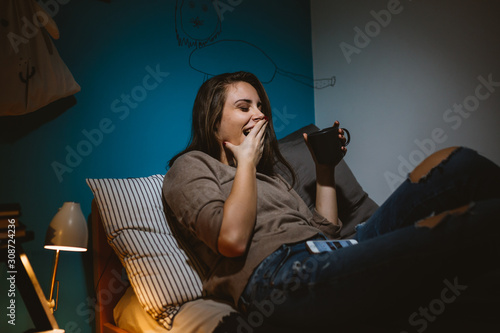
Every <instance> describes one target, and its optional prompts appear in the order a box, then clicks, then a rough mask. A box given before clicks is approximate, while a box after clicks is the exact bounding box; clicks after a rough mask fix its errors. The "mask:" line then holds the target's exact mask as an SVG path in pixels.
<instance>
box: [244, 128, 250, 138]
mask: <svg viewBox="0 0 500 333" xmlns="http://www.w3.org/2000/svg"><path fill="white" fill-rule="evenodd" d="M251 130H252V129H251V128H249V129H246V130H244V131H243V135H244V136H247V135H248V133H250V131H251Z"/></svg>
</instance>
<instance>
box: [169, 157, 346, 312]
mask: <svg viewBox="0 0 500 333" xmlns="http://www.w3.org/2000/svg"><path fill="white" fill-rule="evenodd" d="M235 173H236V168H235V167H232V166H228V165H225V164H223V163H221V162H219V161H218V160H216V159H214V158H212V157H210V156H209V155H207V154H205V153H202V152H199V151H192V152H189V153H186V154H184V155H182V156H181V157H179V158H178V159H177V160H176V161H175V163H174V165H173V166H172V167H171V168H170V169H169V170H168V172H167V174H166V176H165V180H164V183H163V195H164V199H165V203H166V212H167V218H168V219H169V221H170V223H171V224H174V225H175V227H176V229H177V231H178V232H179V233H180V234H181V236H182V238H184V241H185V243H186V244H187V246H188V248H189V249H190V250H191V251H192V252H193V254H194V255H195V256H196V257H197V258H198V259H199V260H200V261H201V262H202V263H203V264H204V265H205V269H206V276H204V277H202V278H203V288H204V290H205V292H206V293H207V295H211V296H215V297H218V298H222V299H232V300H233V301H234V304H235V306H237V305H238V299H239V297H240V295H241V293H242V292H243V290H244V288H245V286H246V284H247V282H248V280H249V278H250V276H251V274H252V273H253V271H254V269H255V268H256V267H257V266H258V265H259V263H260V262H261V261H262V260H263V259H264V258H266V257H267V256H268V255H270V254H271V253H273V252H274V251H275V250H277V249H278V248H279V247H280V246H281V245H282V244H290V243H297V242H300V241H304V240H306V239H310V238H312V237H314V236H316V235H318V233H319V232H323V234H325V235H326V236H327V237H329V238H337V237H338V234H339V232H340V227H339V226H335V225H333V224H332V223H331V222H330V221H328V220H326V219H325V218H324V217H322V216H321V215H319V214H318V213H317V212H316V211H313V212H311V211H310V210H309V208H308V207H307V205H306V204H305V203H304V202H303V200H302V199H301V198H300V197H299V196H298V195H297V193H296V192H295V191H294V190H293V189H290V186H289V185H288V184H287V183H286V182H285V181H284V180H283V179H282V178H281V177H279V176H276V177H269V176H266V175H264V174H261V173H257V175H256V177H257V217H256V221H255V228H254V233H253V237H252V239H251V241H250V245H249V247H248V250H247V252H246V254H245V255H243V256H241V257H238V258H228V257H224V256H222V255H220V254H219V253H218V250H217V239H218V235H219V230H220V226H221V223H222V215H223V206H224V202H225V200H226V198H227V197H228V196H229V193H230V192H231V187H232V186H233V181H234V176H235Z"/></svg>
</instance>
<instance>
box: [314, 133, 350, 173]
mask: <svg viewBox="0 0 500 333" xmlns="http://www.w3.org/2000/svg"><path fill="white" fill-rule="evenodd" d="M342 129H343V130H344V136H345V137H346V142H345V145H346V146H347V145H348V144H349V142H350V141H351V135H350V134H349V131H348V130H347V129H345V128H342ZM307 141H308V142H309V145H310V146H311V149H312V151H313V153H314V156H316V161H317V162H318V163H319V164H331V165H337V164H338V163H339V162H340V161H341V160H342V159H343V158H344V155H345V153H344V152H343V151H342V149H341V148H342V141H341V140H340V139H339V127H338V126H333V127H328V128H325V129H322V130H320V131H316V132H313V133H311V134H309V135H307Z"/></svg>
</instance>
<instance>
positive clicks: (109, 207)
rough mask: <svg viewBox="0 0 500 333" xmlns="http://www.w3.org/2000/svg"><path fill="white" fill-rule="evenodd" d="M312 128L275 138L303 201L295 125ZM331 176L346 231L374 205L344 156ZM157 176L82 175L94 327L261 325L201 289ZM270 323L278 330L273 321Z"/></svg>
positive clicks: (198, 270)
mask: <svg viewBox="0 0 500 333" xmlns="http://www.w3.org/2000/svg"><path fill="white" fill-rule="evenodd" d="M317 129H318V128H317V127H316V126H314V125H308V126H305V127H303V128H301V129H299V130H297V131H295V132H293V133H291V134H289V135H288V136H286V137H285V138H283V139H281V140H279V144H280V149H281V151H282V153H283V155H284V156H285V158H287V160H288V161H289V162H290V163H291V165H292V166H293V167H294V169H295V171H296V173H297V181H296V184H295V187H294V188H295V190H296V191H297V193H298V194H299V195H300V196H301V197H302V198H303V199H304V201H305V202H306V203H307V204H308V205H309V206H310V207H312V206H313V205H314V201H315V197H314V195H315V172H314V170H315V169H314V163H313V162H312V159H311V158H310V156H309V152H308V150H307V147H306V145H305V143H304V142H303V138H302V133H304V132H306V133H311V132H313V131H315V130H317ZM280 173H281V174H282V175H283V177H285V178H286V179H288V180H289V179H290V178H289V176H288V175H287V174H286V173H283V172H281V171H280ZM336 177H337V188H338V200H339V206H340V207H341V208H340V211H339V216H340V218H341V220H342V221H343V224H344V228H343V231H342V237H344V238H348V237H350V236H351V235H352V234H353V233H354V226H355V225H357V224H358V223H360V222H363V221H365V220H366V219H367V218H368V217H369V216H370V215H371V214H372V213H373V212H374V211H375V210H376V209H377V208H378V206H377V204H376V203H375V202H374V201H373V200H372V199H371V198H370V197H369V196H368V194H367V193H366V192H365V191H364V190H363V189H362V187H361V186H360V185H359V183H358V182H357V181H356V178H355V177H354V175H353V174H352V172H351V170H350V169H349V167H348V166H347V164H346V163H345V162H344V161H341V163H340V164H339V165H338V167H337V172H336ZM162 182H163V175H151V176H148V177H138V178H127V179H116V178H104V179H87V184H88V185H89V187H90V188H91V190H92V192H93V194H94V200H93V201H92V213H91V228H92V230H91V233H92V247H93V271H94V273H93V276H94V290H95V293H96V298H97V304H96V318H95V330H96V331H97V332H122V333H125V332H130V333H131V332H170V333H177V332H182V333H190V332H193V333H194V332H235V331H236V330H237V329H240V330H242V331H245V327H244V326H245V325H247V327H246V330H247V331H249V330H252V331H257V330H260V331H265V330H266V327H265V324H263V325H260V324H259V325H254V324H253V323H252V325H250V324H249V323H248V322H246V321H245V320H244V319H243V318H242V317H241V316H240V315H239V313H238V312H237V311H236V309H234V308H233V307H232V306H231V305H230V304H228V303H224V302H221V301H216V300H212V299H209V298H208V297H206V295H204V294H203V291H202V289H201V279H200V276H202V275H203V273H204V269H203V267H201V265H200V263H198V262H197V261H196V258H193V257H192V256H191V254H190V253H189V249H186V248H185V247H184V246H183V244H182V240H180V239H177V238H176V235H175V230H174V229H172V228H170V226H169V225H168V221H166V219H165V214H164V212H163V202H162V196H161V186H162ZM165 244H166V245H165ZM148 245H149V247H148ZM145 271H147V273H145ZM158 295H162V296H158ZM153 317H154V318H155V319H153ZM174 319H175V320H174ZM256 326H258V327H256ZM269 330H270V331H273V332H278V331H279V328H269Z"/></svg>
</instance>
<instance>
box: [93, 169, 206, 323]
mask: <svg viewBox="0 0 500 333" xmlns="http://www.w3.org/2000/svg"><path fill="white" fill-rule="evenodd" d="M163 177H164V176H163V175H153V176H150V177H144V178H127V179H113V178H104V179H87V184H88V185H89V187H90V188H91V190H92V192H93V193H94V198H95V200H96V203H97V207H98V208H99V213H100V215H101V218H102V221H103V225H104V230H105V232H106V235H107V237H108V242H109V243H110V245H111V247H112V248H113V249H114V251H115V252H116V254H117V255H118V257H119V258H120V261H121V262H122V264H123V266H124V267H125V269H126V271H127V274H128V277H129V280H130V283H131V285H132V287H133V288H134V291H135V293H136V295H137V297H138V299H139V302H140V303H141V305H142V307H143V308H144V309H145V310H146V311H147V312H148V313H149V314H150V315H151V316H152V317H153V318H154V319H155V320H157V321H158V322H159V323H160V324H161V325H163V326H164V327H165V328H167V329H170V328H171V327H172V321H173V319H174V316H175V314H176V313H177V312H178V311H179V308H180V307H181V305H182V304H183V303H185V302H188V301H191V300H194V299H197V298H200V297H202V296H203V293H202V282H201V278H200V276H202V275H203V268H202V265H201V264H200V263H199V262H198V261H197V260H196V258H194V257H193V256H191V255H190V254H189V253H187V252H186V251H184V250H183V249H181V248H180V247H179V244H178V242H177V240H176V239H175V237H174V235H173V234H172V231H171V229H170V227H169V225H168V223H167V220H166V218H165V213H164V210H163V204H162V186H163Z"/></svg>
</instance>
